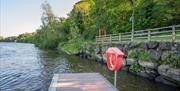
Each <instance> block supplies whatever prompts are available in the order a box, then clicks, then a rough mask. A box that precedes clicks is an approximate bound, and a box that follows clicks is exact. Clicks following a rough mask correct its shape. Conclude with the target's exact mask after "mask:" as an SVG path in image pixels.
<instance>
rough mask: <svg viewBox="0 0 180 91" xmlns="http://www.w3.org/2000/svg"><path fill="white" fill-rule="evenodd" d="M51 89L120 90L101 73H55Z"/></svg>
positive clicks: (77, 90) (62, 90)
mask: <svg viewBox="0 0 180 91" xmlns="http://www.w3.org/2000/svg"><path fill="white" fill-rule="evenodd" d="M49 91H118V90H117V89H116V88H115V87H114V86H113V85H112V84H111V83H110V82H109V81H108V80H106V79H105V78H104V77H103V76H102V75H101V74H99V73H64V74H54V77H53V79H52V82H51V85H50V87H49Z"/></svg>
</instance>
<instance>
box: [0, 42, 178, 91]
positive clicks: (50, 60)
mask: <svg viewBox="0 0 180 91" xmlns="http://www.w3.org/2000/svg"><path fill="white" fill-rule="evenodd" d="M0 51H1V52H0V59H1V60H0V91H47V89H48V87H49V84H50V82H51V79H52V77H53V74H54V73H58V74H61V73H80V72H99V73H101V74H102V75H103V76H105V77H106V78H107V79H108V80H109V81H110V82H111V83H113V72H110V71H109V70H108V69H107V67H106V65H103V64H100V63H96V62H95V61H94V60H85V59H80V58H79V57H76V56H69V55H66V54H65V53H63V52H57V51H52V50H40V49H38V48H36V47H34V45H33V44H23V43H0ZM117 81H118V83H117V88H118V89H120V90H121V91H179V89H178V88H174V87H169V86H166V85H162V84H159V83H155V82H153V81H149V80H147V79H144V78H140V77H137V76H134V75H132V74H130V73H127V72H125V71H120V72H118V80H117Z"/></svg>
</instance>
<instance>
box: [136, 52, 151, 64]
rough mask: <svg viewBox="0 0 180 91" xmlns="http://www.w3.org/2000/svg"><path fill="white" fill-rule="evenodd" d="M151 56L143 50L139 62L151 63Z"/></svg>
mask: <svg viewBox="0 0 180 91" xmlns="http://www.w3.org/2000/svg"><path fill="white" fill-rule="evenodd" d="M151 59H152V58H151V56H150V55H149V53H148V51H147V50H141V51H140V53H139V60H141V61H151Z"/></svg>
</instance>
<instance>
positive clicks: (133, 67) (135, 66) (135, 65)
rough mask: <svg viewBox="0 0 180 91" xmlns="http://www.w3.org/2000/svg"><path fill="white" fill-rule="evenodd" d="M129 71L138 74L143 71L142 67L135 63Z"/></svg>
mask: <svg viewBox="0 0 180 91" xmlns="http://www.w3.org/2000/svg"><path fill="white" fill-rule="evenodd" d="M129 69H130V71H133V72H136V73H138V72H140V71H141V70H142V67H141V66H140V65H139V64H138V63H133V64H132V65H131V66H130V68H129Z"/></svg>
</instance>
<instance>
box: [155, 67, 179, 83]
mask: <svg viewBox="0 0 180 91" xmlns="http://www.w3.org/2000/svg"><path fill="white" fill-rule="evenodd" d="M158 73H159V74H160V75H163V76H166V77H169V78H171V79H173V80H176V81H179V82H180V69H174V68H170V67H169V65H160V66H159V67H158Z"/></svg>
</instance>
